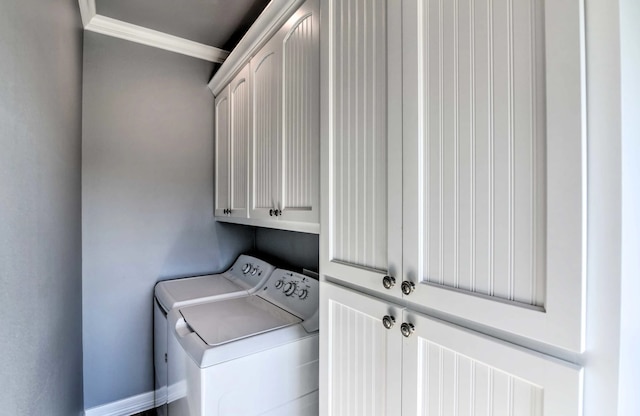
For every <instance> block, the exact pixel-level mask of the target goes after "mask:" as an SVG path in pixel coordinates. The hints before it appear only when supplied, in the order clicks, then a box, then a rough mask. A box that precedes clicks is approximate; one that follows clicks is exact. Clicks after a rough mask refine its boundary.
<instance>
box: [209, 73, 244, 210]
mask: <svg viewBox="0 0 640 416" xmlns="http://www.w3.org/2000/svg"><path fill="white" fill-rule="evenodd" d="M249 75H250V74H249V65H246V66H245V67H244V68H243V69H242V70H241V71H240V72H239V73H238V75H236V77H235V78H234V79H233V81H231V83H230V84H229V85H228V86H227V87H226V88H225V89H224V90H223V92H222V93H220V94H219V95H218V96H217V97H216V101H215V132H216V192H215V195H216V197H215V215H216V216H227V217H246V216H247V213H248V207H249V204H248V201H249V198H248V196H249V194H248V189H249V188H248V186H249V174H248V166H249V165H248V163H249V134H250V127H251V113H250V105H251V95H250V92H251V91H250V87H249V83H250V78H249Z"/></svg>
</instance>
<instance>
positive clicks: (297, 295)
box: [258, 269, 320, 321]
mask: <svg viewBox="0 0 640 416" xmlns="http://www.w3.org/2000/svg"><path fill="white" fill-rule="evenodd" d="M258 295H259V296H260V297H261V298H263V299H265V300H267V301H269V302H271V303H274V304H275V305H277V306H279V307H281V308H282V309H284V310H286V311H287V312H290V313H292V314H294V315H296V316H298V317H299V318H301V319H302V320H305V321H306V320H308V319H311V318H312V317H314V315H317V312H318V303H319V295H320V293H319V284H318V281H317V280H316V279H314V278H311V277H309V276H305V275H303V274H300V273H295V272H292V271H289V270H284V269H276V270H275V271H274V272H273V273H272V274H271V277H269V280H267V282H266V283H265V285H264V286H263V288H262V290H261V291H259V292H258Z"/></svg>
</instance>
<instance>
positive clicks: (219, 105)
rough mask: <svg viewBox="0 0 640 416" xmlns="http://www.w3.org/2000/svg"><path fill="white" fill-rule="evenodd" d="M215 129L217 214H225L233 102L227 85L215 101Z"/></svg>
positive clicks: (227, 205) (227, 200)
mask: <svg viewBox="0 0 640 416" xmlns="http://www.w3.org/2000/svg"><path fill="white" fill-rule="evenodd" d="M215 106H216V109H215V123H216V125H215V130H216V139H215V140H216V178H215V180H216V189H215V192H216V194H215V195H216V197H215V215H216V216H221V215H225V213H224V210H226V209H228V208H229V206H230V204H229V202H230V200H229V176H230V175H229V172H230V163H229V162H230V160H229V158H230V150H231V149H230V143H229V140H230V137H231V126H230V121H231V120H230V115H231V104H230V103H229V87H228V86H227V87H226V88H225V89H224V90H222V92H221V93H220V94H219V95H218V96H217V97H216V102H215Z"/></svg>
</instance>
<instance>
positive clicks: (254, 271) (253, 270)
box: [251, 266, 258, 276]
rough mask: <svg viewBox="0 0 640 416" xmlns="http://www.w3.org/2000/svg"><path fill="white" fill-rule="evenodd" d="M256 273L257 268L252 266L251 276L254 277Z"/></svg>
mask: <svg viewBox="0 0 640 416" xmlns="http://www.w3.org/2000/svg"><path fill="white" fill-rule="evenodd" d="M256 273H258V268H257V267H256V266H253V269H251V276H255V275H256Z"/></svg>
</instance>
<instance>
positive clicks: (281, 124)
mask: <svg viewBox="0 0 640 416" xmlns="http://www.w3.org/2000/svg"><path fill="white" fill-rule="evenodd" d="M318 14H319V5H318V1H317V0H308V1H306V2H305V3H304V4H302V5H301V6H300V7H299V9H298V10H297V11H296V12H295V13H294V15H293V16H291V18H289V20H288V21H287V22H286V23H285V24H284V26H283V27H282V29H280V30H279V31H278V32H277V33H276V34H275V35H274V36H273V37H272V38H271V39H270V40H269V42H267V44H265V46H263V47H262V48H261V49H260V52H258V54H256V55H255V56H254V57H253V58H252V60H251V68H252V87H253V108H252V113H253V123H254V124H253V134H252V163H251V208H250V212H249V213H250V217H251V218H252V219H258V220H261V221H266V222H261V223H260V224H262V225H268V226H274V227H277V228H284V229H294V230H297V231H309V232H316V233H317V232H318V229H319V225H318V224H319V217H320V214H319V212H320V205H319V199H320V195H319V194H320V177H319V170H320V127H319V123H320V97H319V90H320V73H319V53H320V52H319V48H320V46H319V16H318ZM305 224H309V225H305Z"/></svg>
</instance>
